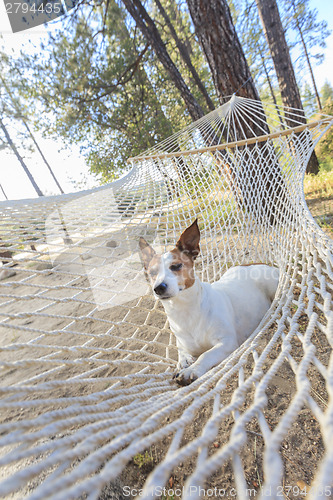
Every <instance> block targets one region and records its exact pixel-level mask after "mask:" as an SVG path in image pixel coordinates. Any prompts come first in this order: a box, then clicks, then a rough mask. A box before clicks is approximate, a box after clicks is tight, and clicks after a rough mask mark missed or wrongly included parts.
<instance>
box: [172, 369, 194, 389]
mask: <svg viewBox="0 0 333 500" xmlns="http://www.w3.org/2000/svg"><path fill="white" fill-rule="evenodd" d="M198 377H199V375H198V374H197V373H196V371H195V370H194V369H193V368H192V367H191V366H189V367H188V368H184V369H183V370H180V371H179V372H176V373H175V374H174V376H173V377H172V378H173V379H174V380H175V381H176V382H177V384H178V385H190V384H192V382H194V381H195V380H196V379H197V378H198Z"/></svg>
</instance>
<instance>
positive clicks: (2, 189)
mask: <svg viewBox="0 0 333 500" xmlns="http://www.w3.org/2000/svg"><path fill="white" fill-rule="evenodd" d="M0 189H1V191H2V194H3V195H4V197H5V199H6V200H8V197H7V195H6V193H5V190H4V188H3V187H2V184H0Z"/></svg>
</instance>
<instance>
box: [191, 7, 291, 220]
mask: <svg viewBox="0 0 333 500" xmlns="http://www.w3.org/2000/svg"><path fill="white" fill-rule="evenodd" d="M187 4H188V7H189V10H190V14H191V17H192V20H193V24H194V27H195V32H196V34H197V36H198V39H199V42H200V44H201V46H202V49H203V51H204V53H205V55H206V58H207V61H208V64H209V66H210V69H211V72H212V75H213V80H214V84H215V88H216V92H217V95H218V96H219V99H220V102H221V103H222V102H223V100H224V98H225V97H227V96H230V94H236V93H237V94H238V95H239V96H241V97H247V98H250V99H255V100H257V101H259V102H260V97H259V94H258V91H257V89H256V87H255V84H254V81H253V79H252V77H251V73H250V69H249V67H248V64H247V61H246V58H245V55H244V52H243V49H242V47H241V44H240V41H239V39H238V36H237V33H236V30H235V27H234V25H233V22H232V17H231V13H230V9H229V7H228V4H227V2H226V0H210V1H207V0H187ZM262 113H263V116H264V112H263V110H262ZM234 128H235V135H236V136H237V137H234V138H233V139H232V140H237V139H238V140H239V139H240V138H243V137H244V136H245V137H247V138H249V137H253V135H263V134H268V133H269V128H268V125H267V123H266V122H264V121H263V120H262V123H261V124H260V126H259V124H258V125H255V124H254V123H252V122H251V124H248V125H247V124H245V123H244V125H243V123H242V126H240V125H237V124H234ZM231 132H232V131H231ZM230 138H231V136H230V134H229V140H230ZM239 149H243V158H242V162H241V164H240V163H239V161H238V160H236V162H237V163H236V164H234V162H233V160H232V157H230V158H228V157H225V158H223V159H221V161H220V168H221V170H222V169H223V170H224V172H226V173H227V175H228V172H229V174H230V179H231V188H232V191H233V193H234V195H235V198H236V200H237V202H238V203H239V204H240V205H241V206H242V207H244V208H245V209H246V210H247V211H248V212H249V213H253V214H255V215H254V216H255V217H256V216H257V215H258V214H260V216H259V218H260V219H261V220H262V219H265V218H266V217H268V218H269V221H270V222H271V223H276V222H277V213H279V212H277V213H276V212H275V210H279V207H281V204H283V201H284V199H285V194H286V192H285V185H284V180H283V177H282V174H281V170H280V166H279V162H278V159H277V158H276V157H275V155H274V153H272V151H270V150H269V149H268V148H267V145H266V144H265V143H258V144H256V145H247V146H243V147H240V148H239ZM216 156H218V155H216ZM280 213H281V210H280Z"/></svg>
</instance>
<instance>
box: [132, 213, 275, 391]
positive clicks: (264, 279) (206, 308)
mask: <svg viewBox="0 0 333 500" xmlns="http://www.w3.org/2000/svg"><path fill="white" fill-rule="evenodd" d="M194 225H196V221H195V223H194V224H192V226H190V228H192V229H191V231H192V234H193V230H196V227H197V226H196V227H194V229H193V226H194ZM190 228H188V230H189V229H190ZM188 230H187V231H188ZM197 231H198V232H199V229H197ZM185 234H186V231H185V232H184V233H183V234H182V236H181V238H180V240H179V242H180V241H181V239H182V237H183V236H184V235H185ZM199 238H200V233H199ZM185 239H186V238H185ZM192 240H193V237H192ZM143 242H144V243H143ZM179 242H178V243H177V245H178V251H176V250H174V252H166V253H165V254H162V255H161V256H158V258H156V257H155V259H154V260H153V261H152V256H154V255H155V256H156V255H157V254H155V252H154V251H153V250H152V248H151V247H150V246H149V245H148V244H147V243H146V242H145V241H144V240H143V239H142V240H141V243H140V246H141V250H142V252H143V253H144V252H147V251H149V252H150V257H149V258H148V259H147V258H146V260H145V259H144V261H145V263H146V269H147V270H148V272H149V273H151V274H152V278H151V282H152V286H153V289H154V290H155V291H156V290H158V287H159V285H161V284H163V286H164V285H166V289H165V291H164V290H163V291H161V290H159V295H156V293H155V295H156V296H157V297H158V298H160V299H162V304H163V306H164V309H165V312H166V314H167V316H168V319H169V323H170V327H171V330H172V332H173V333H174V334H175V336H176V339H177V347H178V350H179V360H178V365H177V372H176V374H175V376H174V378H175V379H176V381H177V382H178V383H179V384H182V385H185V384H189V383H191V382H192V381H193V380H195V379H196V378H198V377H200V376H202V375H203V374H204V373H206V372H207V371H208V370H210V369H211V368H212V367H214V366H215V365H217V364H218V363H219V362H220V361H222V360H223V359H225V358H226V357H227V356H228V355H229V354H230V353H231V352H232V351H234V350H235V349H236V348H237V347H238V346H240V345H241V344H242V343H243V342H244V341H245V340H246V339H247V338H248V337H249V336H250V335H251V334H252V333H253V331H254V330H255V329H256V327H257V326H258V325H259V323H260V321H261V320H262V318H263V317H264V315H265V313H266V312H267V310H268V309H269V307H270V305H271V303H272V301H273V299H274V296H275V293H276V289H277V286H278V279H279V273H278V270H277V269H276V268H274V267H270V266H268V265H265V264H255V265H249V266H237V267H233V268H230V269H229V270H228V271H227V272H226V273H225V274H224V275H223V276H222V278H221V279H220V280H219V281H216V282H215V283H212V284H209V283H203V282H201V281H200V280H199V278H198V277H197V276H195V274H193V279H192V280H190V281H189V280H187V282H190V286H188V287H186V286H185V285H184V279H182V276H181V272H182V268H184V267H186V266H187V271H183V273H185V272H187V273H188V268H189V263H188V260H189V256H190V257H191V251H192V254H193V248H195V249H196V252H194V253H195V256H196V255H197V253H198V251H199V245H198V243H199V240H198V241H197V242H194V244H192V243H193V241H192V243H191V245H190V250H188V249H187V250H186V248H185V247H186V242H185V243H184V241H183V242H182V243H183V244H182V245H179ZM148 247H149V248H148ZM176 248H177V247H176ZM182 249H183V250H182ZM182 251H185V252H187V253H186V258H187V260H185V264H182V265H181V268H180V269H179V270H178V269H177V270H175V269H174V267H175V266H174V265H173V263H174V262H175V261H177V262H178V261H179V258H180V257H181V256H182ZM184 256H185V254H184ZM146 257H147V253H146ZM194 258H195V257H193V255H192V260H194ZM150 261H152V262H153V265H152V268H149V265H147V262H148V263H149V262H150ZM177 265H178V266H179V264H176V267H177Z"/></svg>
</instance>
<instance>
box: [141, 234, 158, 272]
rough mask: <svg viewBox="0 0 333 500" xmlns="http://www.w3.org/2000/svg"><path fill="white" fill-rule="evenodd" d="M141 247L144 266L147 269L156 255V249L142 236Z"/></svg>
mask: <svg viewBox="0 0 333 500" xmlns="http://www.w3.org/2000/svg"><path fill="white" fill-rule="evenodd" d="M139 247H140V250H141V259H142V263H143V266H144V268H145V269H146V270H147V269H148V266H149V262H150V261H151V259H152V258H153V257H154V255H155V254H156V252H155V250H154V249H153V248H152V247H151V246H150V245H149V243H147V242H146V240H145V239H144V238H142V237H141V238H140V240H139Z"/></svg>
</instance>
